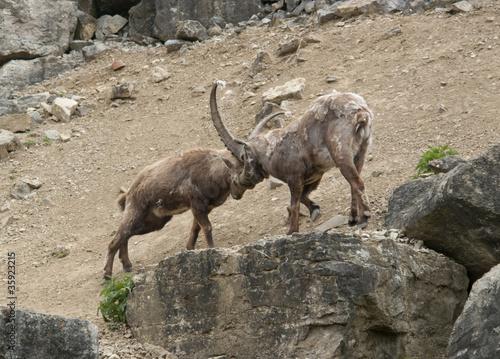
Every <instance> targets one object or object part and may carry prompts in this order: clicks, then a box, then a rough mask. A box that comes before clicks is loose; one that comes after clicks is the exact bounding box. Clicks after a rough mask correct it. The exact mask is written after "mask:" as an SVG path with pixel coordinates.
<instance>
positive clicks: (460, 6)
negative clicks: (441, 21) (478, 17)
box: [450, 1, 474, 14]
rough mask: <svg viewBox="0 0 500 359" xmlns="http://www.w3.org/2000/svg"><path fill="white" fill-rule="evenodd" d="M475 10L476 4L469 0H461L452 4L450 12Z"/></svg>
mask: <svg viewBox="0 0 500 359" xmlns="http://www.w3.org/2000/svg"><path fill="white" fill-rule="evenodd" d="M473 10H474V6H472V4H471V3H470V2H468V1H459V2H456V3H454V4H452V5H451V9H450V12H451V13H452V14H456V13H460V12H471V11H473Z"/></svg>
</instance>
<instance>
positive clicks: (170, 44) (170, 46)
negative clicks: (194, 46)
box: [165, 40, 190, 52]
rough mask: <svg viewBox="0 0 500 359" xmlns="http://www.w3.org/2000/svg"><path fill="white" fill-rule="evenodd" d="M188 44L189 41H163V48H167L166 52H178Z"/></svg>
mask: <svg viewBox="0 0 500 359" xmlns="http://www.w3.org/2000/svg"><path fill="white" fill-rule="evenodd" d="M188 44H190V42H189V41H184V40H168V41H165V47H166V48H167V51H168V52H175V51H179V50H180V49H181V47H182V46H187V45H188Z"/></svg>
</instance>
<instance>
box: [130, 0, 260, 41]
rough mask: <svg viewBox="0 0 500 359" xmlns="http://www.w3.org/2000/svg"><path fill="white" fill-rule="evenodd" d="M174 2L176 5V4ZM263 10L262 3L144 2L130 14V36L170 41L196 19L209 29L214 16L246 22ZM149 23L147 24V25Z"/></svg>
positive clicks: (224, 0) (223, 0)
mask: <svg viewBox="0 0 500 359" xmlns="http://www.w3.org/2000/svg"><path fill="white" fill-rule="evenodd" d="M172 3H175V6H174V4H172ZM261 10H262V5H261V1H260V0H247V1H241V0H239V1H238V0H229V1H228V0H177V1H174V2H173V1H171V0H142V1H141V2H140V3H139V4H138V5H137V6H134V7H133V8H131V9H130V11H129V15H130V17H129V21H130V23H129V26H130V37H131V38H133V39H136V40H140V39H141V38H143V37H154V38H157V39H160V40H161V41H167V40H169V39H173V38H174V37H175V33H176V30H177V24H178V23H179V22H180V21H183V20H196V21H198V22H200V23H201V24H202V25H203V27H205V28H208V27H209V24H210V19H211V18H212V17H214V16H218V17H221V18H223V19H224V20H225V21H226V22H230V23H234V24H236V23H238V22H240V21H246V20H248V19H250V17H252V15H255V14H257V13H259V12H260V11H261ZM145 21H148V23H145Z"/></svg>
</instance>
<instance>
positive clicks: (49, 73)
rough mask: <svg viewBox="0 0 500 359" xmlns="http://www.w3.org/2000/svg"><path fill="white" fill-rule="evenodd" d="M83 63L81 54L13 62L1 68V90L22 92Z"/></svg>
mask: <svg viewBox="0 0 500 359" xmlns="http://www.w3.org/2000/svg"><path fill="white" fill-rule="evenodd" d="M0 1H2V0H0ZM83 62H84V59H83V56H82V55H81V54H79V55H77V54H74V55H64V56H62V57H61V56H46V57H40V58H37V59H34V60H11V61H9V62H8V63H6V64H5V65H3V66H2V67H1V68H0V90H1V89H2V88H6V89H10V90H16V91H19V90H22V89H24V88H26V87H28V86H30V85H33V84H36V83H39V82H42V81H44V80H47V79H50V78H52V77H55V76H58V75H59V74H61V73H64V72H66V71H69V70H72V69H74V68H76V67H77V66H78V65H79V64H81V63H83Z"/></svg>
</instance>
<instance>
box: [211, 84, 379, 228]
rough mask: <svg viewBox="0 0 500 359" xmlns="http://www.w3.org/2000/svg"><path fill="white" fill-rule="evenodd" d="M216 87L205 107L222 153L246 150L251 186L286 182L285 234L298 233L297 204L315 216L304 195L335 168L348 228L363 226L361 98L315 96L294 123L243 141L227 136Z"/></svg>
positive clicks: (367, 138) (366, 124)
mask: <svg viewBox="0 0 500 359" xmlns="http://www.w3.org/2000/svg"><path fill="white" fill-rule="evenodd" d="M217 85H218V83H215V84H214V85H213V87H212V92H211V95H210V109H211V113H212V121H213V123H214V125H215V128H216V129H217V132H218V133H219V136H220V138H221V139H222V141H223V142H224V144H225V146H226V147H227V149H228V150H230V151H231V153H232V154H233V155H234V156H235V157H237V158H240V159H241V158H242V157H241V156H242V153H244V152H245V151H246V153H247V154H248V158H247V160H248V161H249V162H248V163H249V165H250V166H251V174H252V176H251V178H250V180H251V181H252V182H253V183H257V182H258V181H261V180H263V178H268V177H269V176H273V177H276V178H278V179H280V180H282V181H283V182H285V183H287V184H288V187H289V189H290V193H291V201H290V209H289V212H290V230H289V231H288V234H291V233H293V232H298V231H299V206H300V202H302V203H303V204H304V205H306V206H307V208H308V209H309V213H310V216H311V219H312V220H313V221H314V220H317V219H318V218H319V217H320V216H321V214H322V213H321V211H320V209H319V206H318V205H317V204H316V203H314V202H313V201H311V200H310V199H309V197H308V195H309V194H310V193H311V191H313V190H314V189H316V188H317V187H318V185H319V182H320V181H321V177H322V176H323V174H324V173H325V172H326V171H328V170H329V169H330V168H332V167H335V166H336V167H338V168H339V169H340V172H341V173H342V175H343V176H344V177H345V179H346V180H347V181H348V182H349V184H350V185H351V197H352V201H351V217H350V218H349V225H351V226H354V225H356V224H357V226H358V228H365V227H366V226H367V224H368V222H367V221H368V217H370V216H371V214H370V207H369V201H368V196H367V195H366V193H365V186H364V183H363V180H362V179H361V177H360V172H361V169H362V167H363V164H364V161H365V156H366V153H367V152H368V148H369V146H370V143H371V122H372V118H373V113H372V111H371V110H370V109H369V108H368V106H367V104H366V102H365V100H364V99H363V98H362V97H361V96H359V95H357V94H354V93H340V92H333V93H331V94H328V95H324V96H321V97H319V98H318V100H317V101H316V102H315V103H314V104H313V106H312V107H311V108H310V109H309V110H307V111H306V112H305V113H304V114H303V115H302V116H301V117H300V118H299V119H298V120H297V121H294V122H292V123H290V124H289V125H288V126H286V127H285V128H282V129H276V130H272V131H269V132H266V133H261V134H259V135H257V136H255V137H253V138H252V139H249V140H248V141H247V142H244V141H241V140H238V139H236V138H235V137H234V136H233V135H232V134H231V132H230V131H229V130H228V129H227V127H226V125H225V124H224V122H223V120H222V119H221V117H220V114H219V111H218V109H217V99H216V89H217Z"/></svg>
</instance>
